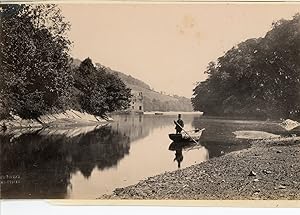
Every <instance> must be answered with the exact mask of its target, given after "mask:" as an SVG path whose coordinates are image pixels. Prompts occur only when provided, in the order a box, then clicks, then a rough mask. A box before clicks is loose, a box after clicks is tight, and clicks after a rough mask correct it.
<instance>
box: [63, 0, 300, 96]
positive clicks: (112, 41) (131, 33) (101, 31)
mask: <svg viewBox="0 0 300 215" xmlns="http://www.w3.org/2000/svg"><path fill="white" fill-rule="evenodd" d="M60 7H61V8H62V12H63V15H64V16H65V17H66V19H67V20H68V21H70V22H71V25H72V28H71V31H70V33H69V36H70V39H71V40H72V41H74V45H73V49H72V52H71V54H72V56H74V57H77V58H79V59H81V60H83V59H85V58H86V57H90V58H91V59H92V60H93V62H98V63H101V64H103V65H105V66H107V67H110V68H111V69H114V70H117V71H120V72H123V73H125V74H129V75H131V76H133V77H136V78H138V79H140V80H142V81H144V82H146V83H147V84H149V85H150V86H151V87H153V88H154V89H155V90H157V91H165V92H166V93H169V94H177V95H182V96H186V97H191V96H192V90H193V88H194V86H195V83H196V82H197V81H202V80H205V79H206V75H205V74H204V71H205V70H206V67H207V65H208V63H209V62H210V61H215V60H216V59H217V58H218V57H220V56H222V55H223V54H224V52H226V51H227V50H229V49H230V48H232V47H233V46H234V45H236V44H238V43H239V42H242V41H244V40H246V39H249V38H253V37H261V36H264V35H265V33H266V32H267V31H268V30H270V29H271V24H272V22H273V21H274V20H279V19H281V18H286V19H291V18H292V16H293V15H294V14H295V13H297V12H300V4H293V5H292V4H253V3H252V4H63V5H60Z"/></svg>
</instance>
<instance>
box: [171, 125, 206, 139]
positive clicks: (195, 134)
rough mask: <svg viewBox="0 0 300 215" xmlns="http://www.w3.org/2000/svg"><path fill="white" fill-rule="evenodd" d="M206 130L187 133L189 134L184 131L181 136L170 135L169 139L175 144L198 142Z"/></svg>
mask: <svg viewBox="0 0 300 215" xmlns="http://www.w3.org/2000/svg"><path fill="white" fill-rule="evenodd" d="M204 130H205V128H202V129H196V130H192V131H187V133H188V134H186V133H185V132H184V131H182V132H181V133H180V134H169V138H170V139H171V140H173V141H174V142H191V141H194V140H195V141H198V140H199V139H200V137H201V135H202V132H203V131H204ZM193 139H194V140H193Z"/></svg>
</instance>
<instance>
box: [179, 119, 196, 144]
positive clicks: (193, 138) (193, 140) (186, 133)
mask: <svg viewBox="0 0 300 215" xmlns="http://www.w3.org/2000/svg"><path fill="white" fill-rule="evenodd" d="M174 122H175V124H176V125H178V126H179V127H180V128H181V129H182V130H183V131H184V132H185V133H186V134H187V135H188V136H189V137H190V138H191V139H192V140H193V141H194V142H195V143H196V144H199V143H198V142H197V141H196V140H195V139H194V138H192V137H191V136H190V135H189V133H188V132H186V131H185V130H184V129H183V127H181V125H179V124H178V123H177V122H176V121H175V120H174Z"/></svg>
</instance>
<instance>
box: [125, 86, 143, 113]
mask: <svg viewBox="0 0 300 215" xmlns="http://www.w3.org/2000/svg"><path fill="white" fill-rule="evenodd" d="M131 94H132V97H131V102H130V107H129V109H128V111H129V112H133V113H143V112H144V105H143V103H144V97H143V93H142V92H136V91H131Z"/></svg>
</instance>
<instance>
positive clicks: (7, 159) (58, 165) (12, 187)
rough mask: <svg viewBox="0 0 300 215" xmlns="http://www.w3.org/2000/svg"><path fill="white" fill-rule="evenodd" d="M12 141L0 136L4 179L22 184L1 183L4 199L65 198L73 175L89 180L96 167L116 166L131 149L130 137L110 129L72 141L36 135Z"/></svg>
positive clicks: (77, 137) (28, 135) (107, 127)
mask: <svg viewBox="0 0 300 215" xmlns="http://www.w3.org/2000/svg"><path fill="white" fill-rule="evenodd" d="M11 138H12V137H11V135H2V136H1V137H0V140H1V151H0V153H1V154H0V159H1V176H2V177H3V176H5V175H9V176H19V177H20V179H19V181H20V183H14V184H10V182H9V181H2V184H1V197H2V198H48V199H49V198H66V197H67V193H68V188H70V187H71V186H70V178H71V175H72V174H73V173H76V172H77V171H80V172H81V173H82V175H84V177H86V178H88V177H89V176H90V175H91V173H92V171H93V169H94V168H95V167H97V168H98V169H105V168H109V167H112V166H115V165H117V164H118V161H119V160H120V159H122V158H123V157H124V156H126V155H127V154H129V149H130V143H129V137H128V136H126V135H124V134H122V133H120V132H118V131H115V130H113V129H112V128H111V127H109V126H105V127H102V128H100V129H97V130H94V131H92V132H89V133H87V134H82V135H77V136H76V137H73V138H67V137H65V136H64V135H42V134H39V133H37V132H35V133H29V134H23V135H21V136H19V137H17V138H14V139H12V140H11Z"/></svg>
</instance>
